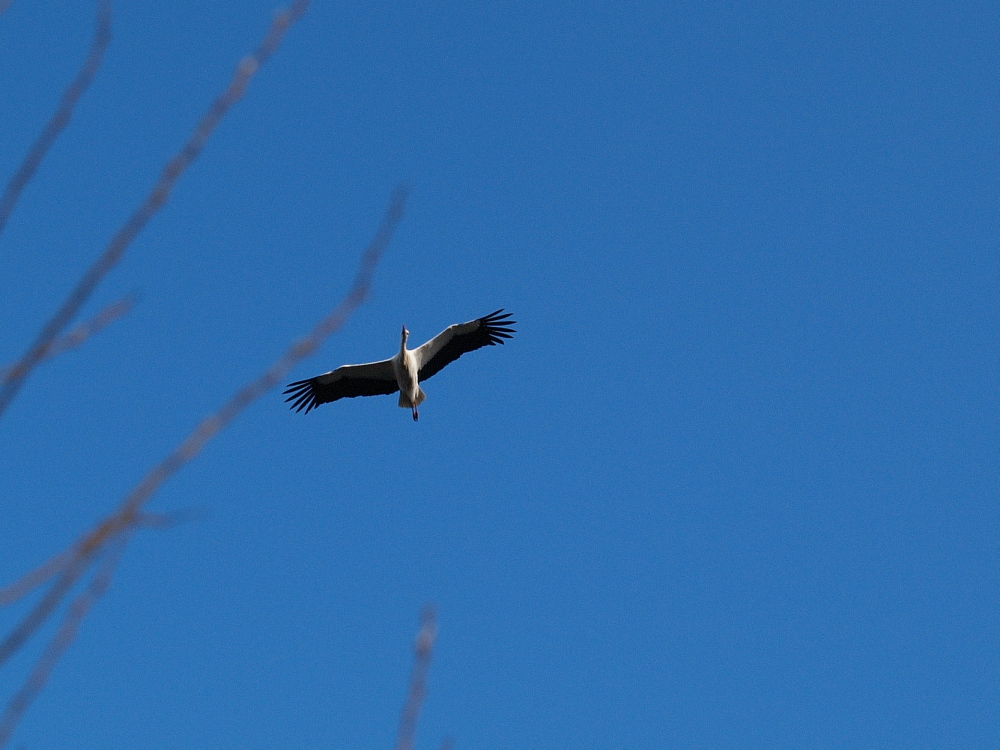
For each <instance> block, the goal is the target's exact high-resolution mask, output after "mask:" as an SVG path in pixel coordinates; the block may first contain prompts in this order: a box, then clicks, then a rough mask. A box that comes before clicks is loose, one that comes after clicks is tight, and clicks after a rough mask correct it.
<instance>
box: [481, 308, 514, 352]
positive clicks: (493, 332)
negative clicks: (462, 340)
mask: <svg viewBox="0 0 1000 750" xmlns="http://www.w3.org/2000/svg"><path fill="white" fill-rule="evenodd" d="M504 309H505V308H503V307H501V308H500V309H499V310H494V311H493V312H491V313H490V314H489V315H484V316H483V317H482V318H480V319H479V321H480V322H481V323H482V324H483V325H484V326H485V328H486V335H487V337H488V341H489V345H490V346H496V345H497V344H501V345H502V344H504V343H505V342H504V339H509V338H513V334H515V333H517V331H516V330H515V329H513V328H511V327H510V326H513V325H517V321H516V320H511V317H512V315H513V313H504ZM501 313H503V314H502V315H501Z"/></svg>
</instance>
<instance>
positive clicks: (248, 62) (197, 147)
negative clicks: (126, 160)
mask: <svg viewBox="0 0 1000 750" xmlns="http://www.w3.org/2000/svg"><path fill="white" fill-rule="evenodd" d="M308 7H309V0H295V2H294V3H292V5H291V6H290V7H289V8H288V9H287V10H283V11H281V12H279V13H278V14H277V15H276V16H275V18H274V21H272V22H271V26H270V28H269V29H268V31H267V34H266V35H265V37H264V39H263V41H262V42H261V43H260V44H259V45H258V47H257V49H256V50H254V52H253V54H251V55H248V56H247V57H244V58H243V59H242V60H241V61H240V63H239V65H238V66H237V67H236V72H235V73H234V74H233V77H232V79H231V80H230V82H229V85H228V86H227V87H226V90H225V91H223V92H222V94H220V95H219V97H218V98H217V99H216V100H215V101H214V102H213V103H212V106H211V107H209V109H208V112H206V113H205V115H204V116H203V117H202V118H201V120H200V121H199V123H198V124H197V125H196V126H195V128H194V131H193V132H192V133H191V135H190V136H189V137H188V140H187V142H185V144H184V145H183V146H182V147H181V149H180V151H178V152H177V154H176V155H175V156H174V157H173V158H172V159H171V160H170V161H169V162H167V165H166V166H165V167H164V168H163V172H162V173H161V174H160V179H159V180H157V182H156V184H155V185H154V186H153V189H152V190H151V191H150V192H149V195H147V196H146V198H145V200H143V202H142V203H141V204H140V205H139V207H138V208H137V209H136V210H135V211H134V212H133V213H132V215H131V216H130V217H129V218H128V220H127V221H126V222H125V224H124V225H122V227H121V228H120V229H119V230H118V231H117V232H116V233H115V235H114V237H112V238H111V242H110V243H108V246H107V248H105V250H104V252H103V253H102V254H101V255H100V257H98V258H97V260H95V261H94V263H93V264H92V265H91V266H90V268H89V269H88V270H87V272H86V273H85V274H84V275H83V277H82V278H81V279H80V281H78V282H77V285H76V287H75V288H74V289H73V291H71V292H70V293H69V296H67V297H66V299H65V301H64V302H63V303H62V306H60V308H59V310H58V311H57V312H56V314H55V315H53V316H52V318H50V319H49V321H48V322H47V323H46V324H45V326H44V327H43V328H42V330H41V332H40V333H39V334H38V336H37V337H36V338H35V341H34V343H33V344H32V345H31V347H30V348H29V349H28V351H27V352H26V353H25V355H24V356H23V357H22V358H21V360H20V361H19V362H17V363H15V365H14V367H15V368H17V371H18V373H19V374H18V375H17V376H16V377H14V378H11V379H10V380H8V381H7V382H5V383H3V385H0V415H2V414H3V413H4V412H5V411H6V410H7V407H8V406H10V403H11V401H13V399H14V397H15V396H16V395H17V393H18V391H19V390H20V389H21V385H22V384H23V383H24V380H25V378H27V377H28V375H30V374H31V372H32V370H34V369H35V367H36V366H37V365H38V363H39V362H40V361H41V360H42V359H43V358H44V357H45V353H46V352H47V351H48V350H49V348H50V347H51V346H52V343H53V342H54V341H55V340H56V339H57V338H58V337H59V335H60V334H61V333H62V332H63V331H64V330H65V329H66V326H68V325H69V324H70V323H71V322H72V321H73V318H75V317H76V315H77V313H79V311H80V308H81V307H82V306H83V303H84V302H86V301H87V299H88V298H89V297H90V295H91V293H92V292H93V291H94V289H95V288H96V287H97V285H98V284H99V283H100V282H101V280H102V279H103V278H104V277H105V276H106V275H107V274H108V272H109V271H110V270H111V269H112V268H114V267H115V265H117V263H118V261H119V260H121V258H122V255H124V253H125V250H126V249H128V246H129V245H130V244H132V241H133V240H134V239H135V238H136V237H137V236H138V235H139V233H140V232H141V231H142V230H143V228H144V227H145V226H146V224H148V223H149V220H150V219H152V218H153V216H154V215H155V214H156V212H157V211H159V210H160V208H161V207H162V206H163V204H164V203H166V201H167V198H168V197H169V195H170V191H171V190H172V189H173V187H174V185H175V184H176V182H177V180H178V178H179V177H180V176H181V174H183V173H184V170H186V169H187V168H188V167H189V166H190V165H191V162H193V161H194V160H195V159H196V158H197V156H198V154H200V153H201V150H202V149H203V148H204V147H205V143H206V142H207V141H208V138H209V136H210V135H211V134H212V131H214V130H215V128H216V126H217V125H218V124H219V122H220V121H221V120H222V118H223V117H224V116H225V114H226V113H227V112H228V111H229V110H230V108H232V106H233V105H234V104H235V103H236V102H237V101H239V100H240V98H241V97H242V96H243V94H244V92H245V91H246V88H247V84H249V83H250V79H251V78H253V75H254V73H256V72H257V70H259V69H260V66H261V65H262V64H263V63H264V62H265V61H266V60H267V59H268V58H269V57H270V56H271V55H272V53H273V52H274V51H275V50H276V49H277V48H278V45H279V44H280V43H281V40H282V38H284V36H285V32H286V31H288V28H289V26H291V25H292V24H293V23H295V21H297V20H298V19H299V17H301V16H302V14H303V13H305V11H306V8H308Z"/></svg>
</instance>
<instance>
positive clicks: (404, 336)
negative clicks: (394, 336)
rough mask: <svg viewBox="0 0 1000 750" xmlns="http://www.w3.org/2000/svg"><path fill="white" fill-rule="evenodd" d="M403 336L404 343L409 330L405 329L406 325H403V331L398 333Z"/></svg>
mask: <svg viewBox="0 0 1000 750" xmlns="http://www.w3.org/2000/svg"><path fill="white" fill-rule="evenodd" d="M400 335H401V336H402V337H403V343H404V344H405V343H406V339H407V338H409V336H410V332H409V331H407V330H406V326H403V332H402V334H400Z"/></svg>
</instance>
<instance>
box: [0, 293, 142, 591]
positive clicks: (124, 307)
mask: <svg viewBox="0 0 1000 750" xmlns="http://www.w3.org/2000/svg"><path fill="white" fill-rule="evenodd" d="M133 307H135V297H122V298H121V299H120V300H118V301H117V302H113V303H111V304H110V305H108V306H107V307H105V308H104V309H103V310H101V311H100V312H99V313H97V315H95V316H94V317H93V318H91V319H90V320H88V321H85V322H83V323H80V324H79V325H77V326H74V327H73V328H71V329H70V330H69V332H68V333H66V334H65V335H63V336H60V337H59V338H57V339H56V340H55V341H53V342H52V344H51V345H49V348H48V349H47V350H46V351H45V352H44V353H43V354H42V357H41V359H39V362H43V361H44V360H46V359H50V358H51V357H55V356H56V355H57V354H62V353H63V352H65V351H68V350H70V349H75V348H76V347H78V346H80V344H82V343H83V342H84V341H86V340H87V339H89V338H90V337H91V336H93V335H94V334H95V333H97V332H98V331H101V330H102V329H104V328H107V327H108V326H109V325H111V324H112V323H114V322H115V321H116V320H118V318H121V317H124V316H125V315H127V314H128V313H129V312H131V311H132V308H133ZM23 367H24V365H23V363H22V362H17V363H15V364H13V365H9V366H7V367H0V383H7V382H9V381H10V380H12V379H14V378H16V377H17V376H18V375H20V374H21V373H22V372H23V369H22V368H23ZM2 603H3V600H2V593H0V604H2Z"/></svg>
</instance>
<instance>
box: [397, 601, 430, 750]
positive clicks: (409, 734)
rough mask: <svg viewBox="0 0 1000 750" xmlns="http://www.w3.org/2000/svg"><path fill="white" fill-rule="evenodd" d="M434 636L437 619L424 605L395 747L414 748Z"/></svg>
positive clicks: (400, 748)
mask: <svg viewBox="0 0 1000 750" xmlns="http://www.w3.org/2000/svg"><path fill="white" fill-rule="evenodd" d="M435 638H437V618H436V617H435V613H434V607H433V606H431V605H429V604H427V605H424V608H423V610H421V612H420V632H419V633H417V640H416V642H415V643H414V645H413V652H414V654H413V672H412V673H411V675H410V690H409V693H408V694H407V696H406V704H405V705H404V706H403V713H402V714H401V715H400V717H399V735H398V736H397V738H396V750H413V739H414V737H415V736H416V733H417V719H418V718H419V717H420V708H421V706H423V704H424V696H426V695H427V673H428V671H429V670H430V667H431V653H432V651H433V649H434V640H435Z"/></svg>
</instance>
